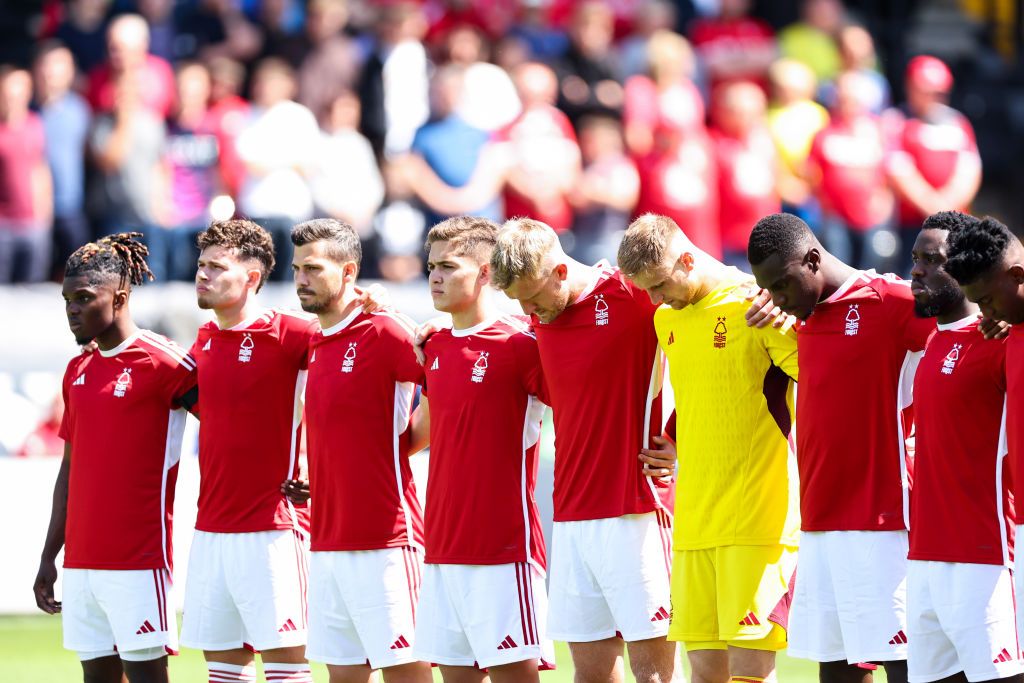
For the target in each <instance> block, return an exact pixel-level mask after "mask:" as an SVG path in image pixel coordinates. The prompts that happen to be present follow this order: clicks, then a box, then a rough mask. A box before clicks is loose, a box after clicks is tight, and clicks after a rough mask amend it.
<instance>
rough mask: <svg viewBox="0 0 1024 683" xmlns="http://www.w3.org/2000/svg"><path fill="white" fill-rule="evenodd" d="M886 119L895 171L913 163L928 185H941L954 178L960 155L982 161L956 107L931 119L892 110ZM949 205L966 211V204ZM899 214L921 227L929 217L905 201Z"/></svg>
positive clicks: (968, 126) (967, 124)
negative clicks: (903, 165)
mask: <svg viewBox="0 0 1024 683" xmlns="http://www.w3.org/2000/svg"><path fill="white" fill-rule="evenodd" d="M886 121H887V123H888V124H889V126H890V128H891V130H890V131H889V135H890V136H891V142H890V144H891V145H893V151H892V154H891V158H890V164H892V165H893V166H892V167H893V170H894V171H895V172H898V170H899V164H910V165H912V166H913V167H914V168H916V169H917V171H918V172H919V173H920V174H921V176H922V177H923V178H924V179H925V181H927V183H928V184H929V185H931V186H932V187H942V186H943V185H945V184H946V183H948V182H949V180H950V179H951V178H952V177H953V171H954V170H955V169H956V165H957V163H958V162H959V160H960V156H961V155H967V156H970V157H973V159H974V160H975V161H976V163H978V164H981V158H980V157H979V155H978V144H977V142H976V141H975V138H974V128H972V127H971V123H970V121H968V120H967V117H965V116H964V115H963V114H961V113H960V112H958V111H956V110H954V109H950V108H949V107H942V108H941V109H939V112H938V114H936V115H935V116H934V117H933V118H932V119H931V120H929V121H924V120H923V119H919V118H916V117H905V116H904V115H902V114H901V113H898V112H891V113H889V114H888V115H887V116H886ZM949 208H952V209H961V210H964V211H966V210H967V207H964V206H956V207H949ZM897 213H898V216H899V223H900V225H914V226H919V225H920V224H921V222H922V221H924V219H925V218H926V216H925V215H923V214H921V213H919V212H918V211H917V210H916V209H915V208H914V207H912V206H911V205H909V204H907V203H906V202H899V203H898V205H897Z"/></svg>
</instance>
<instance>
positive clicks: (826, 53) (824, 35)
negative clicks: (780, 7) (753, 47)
mask: <svg viewBox="0 0 1024 683" xmlns="http://www.w3.org/2000/svg"><path fill="white" fill-rule="evenodd" d="M844 12H845V10H844V9H843V3H842V0H803V2H801V4H800V21H798V22H796V23H795V24H791V25H789V26H787V27H786V28H784V29H783V30H782V31H781V32H780V33H779V51H780V52H781V53H782V56H783V57H788V58H790V59H795V60H796V61H798V62H802V63H804V64H806V65H807V66H809V67H810V68H811V71H813V72H814V76H815V78H817V79H818V80H819V81H828V80H831V79H833V78H835V76H836V73H838V71H839V66H840V58H839V49H838V47H837V46H836V37H837V36H838V34H839V30H840V28H841V27H842V24H843V20H844V18H845V17H844V16H843V15H844Z"/></svg>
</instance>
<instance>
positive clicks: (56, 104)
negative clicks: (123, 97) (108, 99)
mask: <svg viewBox="0 0 1024 683" xmlns="http://www.w3.org/2000/svg"><path fill="white" fill-rule="evenodd" d="M33 76H34V82H35V106H36V110H37V111H38V112H39V116H40V118H41V119H42V121H43V131H44V133H45V135H44V137H45V138H46V162H47V164H49V167H50V174H51V176H52V178H53V256H52V258H51V262H50V267H49V273H48V275H53V274H56V275H58V277H59V276H62V274H63V272H64V263H65V262H66V261H67V259H68V256H70V255H71V252H73V251H74V250H75V249H77V248H78V247H79V246H81V245H83V244H85V243H86V242H88V241H89V240H90V239H91V238H92V231H91V230H90V228H89V221H88V219H87V218H86V216H85V148H86V141H87V139H88V135H89V126H90V125H91V120H92V114H91V113H90V111H89V105H88V104H87V103H86V101H85V98H83V97H82V96H81V95H79V94H78V93H77V92H75V91H74V90H72V85H73V83H74V81H75V62H74V59H73V57H72V55H71V51H70V50H69V49H68V48H67V47H65V46H64V45H62V44H61V43H59V42H56V41H51V42H48V43H44V44H43V45H42V46H40V48H39V51H38V53H37V55H36V60H35V64H34V68H33Z"/></svg>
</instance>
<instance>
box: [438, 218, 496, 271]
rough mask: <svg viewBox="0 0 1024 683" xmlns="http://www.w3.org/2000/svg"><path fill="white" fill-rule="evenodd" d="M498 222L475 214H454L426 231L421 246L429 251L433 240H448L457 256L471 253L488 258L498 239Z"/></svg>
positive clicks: (483, 259)
mask: <svg viewBox="0 0 1024 683" xmlns="http://www.w3.org/2000/svg"><path fill="white" fill-rule="evenodd" d="M499 229H500V228H499V227H498V224H497V223H495V222H494V221H490V220H487V219H486V218H478V217H476V216H455V217H453V218H449V219H447V220H443V221H441V222H440V223H438V224H437V225H435V226H434V227H432V228H431V229H430V232H428V233H427V243H426V244H425V245H424V246H423V248H424V249H425V250H427V251H430V245H432V244H434V242H448V243H449V244H450V245H451V246H452V247H453V248H454V249H455V253H456V254H457V255H459V256H465V255H466V254H470V253H471V254H473V255H474V256H478V257H479V258H480V260H481V261H483V262H487V261H489V260H490V257H491V252H492V251H493V250H494V243H495V242H496V241H497V239H498V230H499Z"/></svg>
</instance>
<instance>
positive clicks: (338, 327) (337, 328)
mask: <svg viewBox="0 0 1024 683" xmlns="http://www.w3.org/2000/svg"><path fill="white" fill-rule="evenodd" d="M362 312H363V309H362V308H361V307H358V306H357V307H356V310H354V311H352V312H351V313H349V314H348V316H347V317H346V318H345V319H344V320H342V321H341V322H339V323H337V324H335V325H332V326H331V327H328V328H327V329H326V330H323V331H322V332H321V334H323V335H324V336H325V337H330V336H331V335H332V334H337V333H339V332H341V331H342V330H343V329H345V328H346V327H348V326H349V325H351V324H352V321H353V320H355V319H356V318H358V317H359V314H360V313H362Z"/></svg>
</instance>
